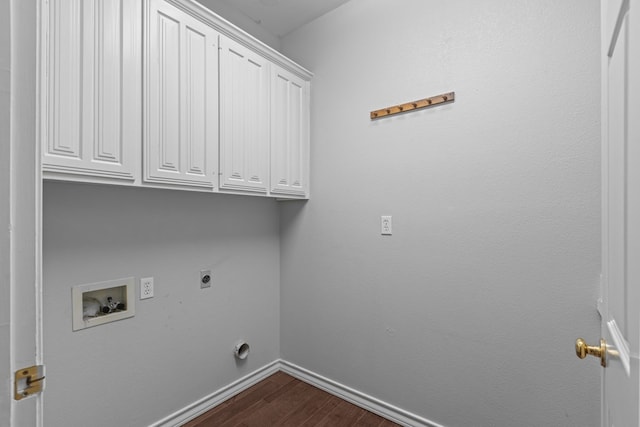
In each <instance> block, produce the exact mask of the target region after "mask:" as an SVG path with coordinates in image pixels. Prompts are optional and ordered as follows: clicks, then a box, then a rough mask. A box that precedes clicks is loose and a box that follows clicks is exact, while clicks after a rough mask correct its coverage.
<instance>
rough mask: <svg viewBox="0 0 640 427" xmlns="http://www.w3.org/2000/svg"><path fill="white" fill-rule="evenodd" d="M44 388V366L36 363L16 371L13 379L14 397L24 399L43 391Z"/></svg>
mask: <svg viewBox="0 0 640 427" xmlns="http://www.w3.org/2000/svg"><path fill="white" fill-rule="evenodd" d="M43 389H44V366H43V365H36V366H30V367H28V368H23V369H19V370H17V371H16V373H15V375H14V379H13V390H14V394H13V398H14V399H15V400H22V399H24V398H25V397H29V396H32V395H34V394H38V393H41V392H42V390H43Z"/></svg>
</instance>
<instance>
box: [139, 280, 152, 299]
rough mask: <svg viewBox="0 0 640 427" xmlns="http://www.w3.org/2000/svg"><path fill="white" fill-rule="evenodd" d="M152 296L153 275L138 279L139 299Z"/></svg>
mask: <svg viewBox="0 0 640 427" xmlns="http://www.w3.org/2000/svg"><path fill="white" fill-rule="evenodd" d="M147 298H153V277H143V278H142V279H140V299H147Z"/></svg>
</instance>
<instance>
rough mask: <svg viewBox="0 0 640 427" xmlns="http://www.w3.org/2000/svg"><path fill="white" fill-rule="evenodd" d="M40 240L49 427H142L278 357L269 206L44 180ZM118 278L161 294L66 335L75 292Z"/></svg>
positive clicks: (275, 252)
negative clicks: (241, 354) (143, 282)
mask: <svg viewBox="0 0 640 427" xmlns="http://www.w3.org/2000/svg"><path fill="white" fill-rule="evenodd" d="M43 230H44V235H43V244H44V247H43V264H44V265H43V281H44V297H43V303H44V310H43V316H44V352H45V359H46V367H47V390H46V395H45V400H44V408H45V412H44V419H45V421H46V424H47V425H51V426H82V425H91V426H94V427H98V426H105V427H106V426H113V425H123V426H125V425H126V426H145V425H150V424H152V423H154V422H156V421H159V420H161V419H163V418H164V417H166V416H168V415H170V414H174V413H175V412H176V411H179V410H181V409H183V408H185V407H187V406H189V405H191V404H193V403H194V402H197V401H198V400H200V399H201V398H203V397H205V396H207V395H210V394H211V393H213V392H215V391H217V390H219V389H221V388H223V387H225V386H227V385H229V384H231V383H232V382H234V381H236V380H237V379H239V378H241V377H243V376H245V375H247V374H249V373H251V372H253V371H255V370H257V369H259V368H262V367H263V366H265V365H267V364H269V363H271V362H273V361H274V360H276V359H278V358H279V355H280V348H279V342H280V340H279V328H280V322H279V284H280V257H279V236H278V233H279V223H278V208H277V204H276V202H274V201H273V200H271V199H266V198H259V197H246V196H231V195H222V194H203V193H196V192H188V191H173V190H157V189H148V188H126V187H115V186H102V185H88V184H72V183H61V182H46V183H45V186H44V202H43ZM203 269H210V270H211V271H212V277H213V279H212V282H211V283H212V286H211V288H208V289H201V288H200V270H203ZM124 277H134V278H135V286H136V288H137V287H138V280H139V279H140V278H142V277H153V278H154V288H155V289H154V293H155V296H154V297H153V298H151V299H145V300H136V301H135V316H134V317H132V318H128V319H123V320H119V321H116V322H113V323H107V324H104V325H99V326H95V327H92V328H88V329H83V330H79V331H75V332H74V331H73V330H72V323H71V289H72V287H73V286H75V285H79V284H86V283H94V282H101V281H107V280H113V279H119V278H124ZM136 295H139V290H138V289H136ZM240 339H244V340H246V341H247V342H248V343H249V344H250V346H251V353H250V355H249V357H248V358H247V359H246V360H245V361H244V362H238V361H237V360H236V359H235V358H234V355H233V350H234V346H235V344H236V343H237V341H238V340H240Z"/></svg>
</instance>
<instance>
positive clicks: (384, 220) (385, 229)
mask: <svg viewBox="0 0 640 427" xmlns="http://www.w3.org/2000/svg"><path fill="white" fill-rule="evenodd" d="M392 225H393V224H392V222H391V215H383V216H381V217H380V234H382V235H383V236H391V234H392V231H393V229H392Z"/></svg>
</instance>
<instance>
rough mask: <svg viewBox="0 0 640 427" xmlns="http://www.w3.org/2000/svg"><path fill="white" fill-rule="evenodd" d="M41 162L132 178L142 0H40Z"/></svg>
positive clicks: (66, 170) (64, 170)
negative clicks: (41, 36)
mask: <svg viewBox="0 0 640 427" xmlns="http://www.w3.org/2000/svg"><path fill="white" fill-rule="evenodd" d="M42 5H43V6H42V19H41V25H42V34H43V39H42V40H43V44H42V46H43V50H42V56H41V60H42V70H43V76H42V91H41V93H42V98H41V108H42V109H41V118H42V126H41V140H42V167H43V170H44V172H45V177H47V176H50V175H48V174H47V173H48V172H51V173H52V174H51V175H56V174H58V175H59V174H64V175H66V176H68V175H69V174H70V175H84V176H93V177H102V178H112V179H124V180H134V178H135V176H136V165H137V164H138V159H139V153H140V141H141V135H142V132H141V129H142V127H141V124H140V116H141V112H142V107H141V102H142V99H141V98H142V96H141V87H142V86H141V77H142V76H141V74H142V73H141V71H142V56H141V48H142V25H141V24H142V5H141V3H140V2H137V1H128V0H49V1H48V2H43V3H42Z"/></svg>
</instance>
